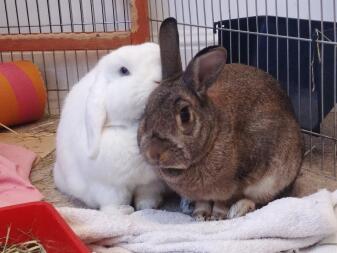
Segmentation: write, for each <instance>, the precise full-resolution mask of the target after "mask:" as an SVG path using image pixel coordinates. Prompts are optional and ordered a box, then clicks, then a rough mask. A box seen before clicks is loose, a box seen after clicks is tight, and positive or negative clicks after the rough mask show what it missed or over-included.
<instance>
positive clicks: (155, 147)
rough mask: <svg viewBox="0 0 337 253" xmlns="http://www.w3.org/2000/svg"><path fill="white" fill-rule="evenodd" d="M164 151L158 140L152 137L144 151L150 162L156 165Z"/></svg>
mask: <svg viewBox="0 0 337 253" xmlns="http://www.w3.org/2000/svg"><path fill="white" fill-rule="evenodd" d="M164 152H165V148H164V147H163V145H162V144H161V143H160V142H159V140H156V139H153V140H152V142H151V144H150V146H149V147H148V149H147V151H146V157H147V159H148V160H149V162H150V163H153V164H156V165H158V164H159V161H160V158H161V156H162V154H163V153H164Z"/></svg>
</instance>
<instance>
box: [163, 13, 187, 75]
mask: <svg viewBox="0 0 337 253" xmlns="http://www.w3.org/2000/svg"><path fill="white" fill-rule="evenodd" d="M159 46H160V58H161V65H162V78H163V80H165V79H168V78H172V77H174V76H177V75H178V74H181V73H182V67H181V58H180V49H179V34H178V28H177V21H176V20H175V19H174V18H167V19H165V20H164V21H163V23H162V24H161V26H160V30H159Z"/></svg>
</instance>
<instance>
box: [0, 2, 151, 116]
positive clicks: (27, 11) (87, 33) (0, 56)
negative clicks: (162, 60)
mask: <svg viewBox="0 0 337 253" xmlns="http://www.w3.org/2000/svg"><path fill="white" fill-rule="evenodd" d="M146 13H147V4H146V2H144V1H138V0H67V1H63V0H62V1H60V0H47V1H46V0H0V62H9V61H16V60H29V61H32V62H34V63H35V64H37V65H38V66H39V69H40V70H41V72H42V76H43V78H44V80H45V82H46V86H47V92H48V108H47V109H48V112H49V113H50V114H59V113H60V110H61V107H62V104H63V100H64V98H65V96H66V94H67V93H68V91H69V89H70V88H71V87H72V85H74V84H75V83H76V82H77V81H78V80H79V79H80V78H81V77H82V76H83V75H85V74H86V73H87V72H88V71H89V70H90V69H91V68H92V67H93V66H94V65H95V64H96V62H97V61H98V60H99V59H100V58H101V57H102V56H103V55H105V54H107V53H108V52H109V51H111V49H114V48H117V47H119V46H122V45H125V44H133V43H140V42H143V41H146V40H148V22H147V14H146ZM143 21H145V26H144V24H143V23H144V22H143Z"/></svg>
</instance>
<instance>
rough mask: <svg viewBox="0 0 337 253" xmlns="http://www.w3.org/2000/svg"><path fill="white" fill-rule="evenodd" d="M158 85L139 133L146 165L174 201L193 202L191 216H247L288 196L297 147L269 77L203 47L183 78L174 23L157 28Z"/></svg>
mask: <svg viewBox="0 0 337 253" xmlns="http://www.w3.org/2000/svg"><path fill="white" fill-rule="evenodd" d="M159 40H160V50H161V61H162V74H163V81H162V83H161V85H160V86H159V87H158V88H157V89H155V90H154V91H153V92H152V94H151V95H150V98H149V100H148V104H147V107H146V109H145V114H144V117H143V119H142V121H141V124H140V127H139V131H138V143H139V146H140V150H141V152H142V154H143V155H144V156H145V158H146V160H147V161H148V162H149V163H151V164H153V165H155V166H157V167H158V173H159V175H160V176H161V178H162V179H163V180H164V181H165V182H166V183H167V184H168V185H169V186H170V187H171V188H172V189H173V190H175V191H176V192H177V193H178V194H180V195H181V196H183V197H186V198H188V199H190V200H193V201H195V209H194V212H193V215H194V216H195V217H196V218H199V219H200V218H201V219H204V218H206V219H223V218H233V217H239V216H242V215H245V214H246V213H247V212H249V211H252V210H254V209H255V208H256V206H260V205H265V204H266V203H268V202H269V201H272V200H274V199H275V198H277V197H279V196H281V194H283V193H284V192H285V191H286V190H289V189H290V188H291V186H292V184H293V183H294V181H295V179H296V176H297V175H298V173H299V170H300V167H301V163H302V159H303V145H302V137H301V133H300V128H299V125H298V123H297V121H296V119H295V116H294V113H293V109H292V106H291V103H290V100H289V98H288V97H287V95H286V94H285V93H284V92H283V91H282V90H281V88H280V87H279V84H278V82H277V81H276V80H275V79H273V78H272V77H271V76H270V75H269V74H267V73H265V72H263V71H261V70H259V69H257V68H254V67H250V66H246V65H241V64H228V65H225V63H226V56H227V53H226V50H225V49H224V48H222V47H214V46H213V47H208V48H205V49H203V50H202V51H200V52H199V53H198V54H197V55H196V56H195V57H194V58H193V59H192V61H191V62H190V63H189V64H188V66H187V68H186V71H185V72H183V71H182V67H181V59H180V53H179V37H178V30H177V23H176V20H175V19H174V18H168V19H166V20H165V21H164V22H163V23H162V25H161V27H160V34H159Z"/></svg>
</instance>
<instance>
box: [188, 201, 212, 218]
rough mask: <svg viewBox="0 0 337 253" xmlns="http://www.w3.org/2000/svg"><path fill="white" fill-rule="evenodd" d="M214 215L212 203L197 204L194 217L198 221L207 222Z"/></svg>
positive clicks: (200, 202) (199, 202)
mask: <svg viewBox="0 0 337 253" xmlns="http://www.w3.org/2000/svg"><path fill="white" fill-rule="evenodd" d="M211 213H212V203H211V202H208V201H197V202H196V203H195V207H194V211H193V213H192V216H193V217H194V218H195V220H196V221H207V220H209V218H210V216H211Z"/></svg>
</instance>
